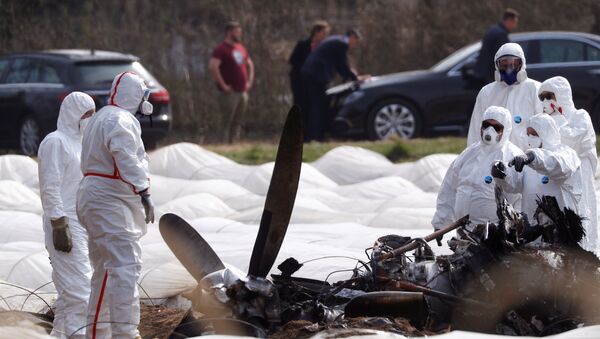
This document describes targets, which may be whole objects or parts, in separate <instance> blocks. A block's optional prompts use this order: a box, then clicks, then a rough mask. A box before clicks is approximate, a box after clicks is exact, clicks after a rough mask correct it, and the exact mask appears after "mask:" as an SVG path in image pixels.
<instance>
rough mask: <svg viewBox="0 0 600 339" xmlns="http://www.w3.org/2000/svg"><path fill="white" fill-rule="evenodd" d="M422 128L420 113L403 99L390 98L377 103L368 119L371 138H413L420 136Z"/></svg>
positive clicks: (368, 133)
mask: <svg viewBox="0 0 600 339" xmlns="http://www.w3.org/2000/svg"><path fill="white" fill-rule="evenodd" d="M420 130H421V118H420V116H419V113H418V112H417V110H416V109H415V108H414V107H413V106H412V105H410V104H408V103H407V102H405V101H404V100H401V99H388V100H385V101H383V102H381V103H379V104H377V105H375V107H374V108H373V110H371V112H370V113H369V117H368V120H367V136H368V137H369V139H371V140H387V139H389V138H392V137H399V138H402V139H412V138H416V137H417V136H419V134H420Z"/></svg>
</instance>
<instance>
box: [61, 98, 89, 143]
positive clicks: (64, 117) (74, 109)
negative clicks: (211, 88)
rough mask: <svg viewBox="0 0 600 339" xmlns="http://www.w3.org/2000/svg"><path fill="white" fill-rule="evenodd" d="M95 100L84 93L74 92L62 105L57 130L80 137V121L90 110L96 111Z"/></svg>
mask: <svg viewBox="0 0 600 339" xmlns="http://www.w3.org/2000/svg"><path fill="white" fill-rule="evenodd" d="M95 108H96V104H95V103H94V99H92V97H90V96H89V95H87V94H85V93H83V92H73V93H71V94H69V95H67V96H66V97H65V99H64V100H63V102H62V103H61V104H60V111H59V113H58V121H57V123H56V127H57V128H56V129H57V130H59V131H60V132H62V133H64V134H66V135H68V136H73V137H79V136H80V135H81V133H80V132H79V120H80V119H81V117H82V116H83V115H84V114H85V113H86V112H87V111H89V110H91V109H95Z"/></svg>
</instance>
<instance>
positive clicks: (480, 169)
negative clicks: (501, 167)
mask: <svg viewBox="0 0 600 339" xmlns="http://www.w3.org/2000/svg"><path fill="white" fill-rule="evenodd" d="M511 121H512V115H511V113H510V112H509V111H508V110H507V109H506V108H503V107H498V106H490V107H488V108H487V109H486V110H485V112H484V114H483V119H482V123H481V127H480V132H479V135H480V140H479V141H478V142H476V143H474V144H472V145H471V146H469V147H467V148H466V149H465V150H464V151H463V152H462V153H461V154H460V155H459V156H458V157H457V158H456V159H455V160H454V161H453V162H452V164H451V165H450V168H448V171H447V172H446V175H445V176H444V180H443V182H442V186H441V188H440V192H439V194H438V197H437V206H436V211H435V214H434V216H433V220H432V221H431V224H432V225H433V228H434V229H435V230H439V229H441V228H443V227H445V226H447V225H450V224H451V223H453V222H454V221H456V220H457V219H458V218H461V217H463V216H465V215H467V214H468V215H469V216H470V220H471V224H470V226H469V227H471V228H472V227H474V226H475V225H478V224H485V223H486V222H487V221H490V222H497V221H498V217H497V216H496V209H497V206H496V200H495V195H494V184H493V178H492V176H491V173H490V168H491V165H492V164H493V163H494V161H496V160H502V161H507V162H508V161H510V160H512V159H513V158H514V157H516V156H520V155H522V154H523V151H521V149H520V148H519V147H517V146H516V145H514V144H513V143H511V142H510V140H509V139H510V135H511V130H512V122H511ZM507 198H509V199H508V200H509V202H510V203H515V202H516V201H518V198H519V197H518V196H517V195H510V196H509V197H507ZM440 240H441V239H438V245H441V243H440Z"/></svg>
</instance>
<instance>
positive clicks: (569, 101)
mask: <svg viewBox="0 0 600 339" xmlns="http://www.w3.org/2000/svg"><path fill="white" fill-rule="evenodd" d="M542 92H552V93H554V96H555V97H556V103H554V106H555V109H553V110H550V111H549V112H546V108H544V112H545V113H548V114H550V116H551V117H552V118H553V119H554V122H556V123H557V125H558V128H559V129H560V136H561V141H562V143H563V144H565V145H567V146H569V147H571V148H572V149H574V150H575V152H577V155H578V156H579V160H581V177H582V180H583V183H582V196H581V204H580V211H579V213H580V215H582V216H584V217H586V219H584V220H583V225H584V226H585V231H586V239H585V242H584V244H583V245H584V248H585V249H587V250H588V251H592V252H595V253H597V252H598V250H599V248H598V245H599V244H598V219H597V218H598V217H597V214H596V187H595V184H594V182H595V180H594V173H596V167H597V165H598V155H597V154H596V132H595V131H594V126H593V125H592V120H591V119H590V115H589V113H588V112H587V111H586V110H584V109H576V108H575V104H574V103H573V97H572V94H571V85H570V84H569V81H568V80H567V79H565V78H563V77H554V78H550V79H548V80H546V81H544V82H543V83H542V85H541V86H540V90H539V93H540V94H541V93H542ZM548 106H550V105H548Z"/></svg>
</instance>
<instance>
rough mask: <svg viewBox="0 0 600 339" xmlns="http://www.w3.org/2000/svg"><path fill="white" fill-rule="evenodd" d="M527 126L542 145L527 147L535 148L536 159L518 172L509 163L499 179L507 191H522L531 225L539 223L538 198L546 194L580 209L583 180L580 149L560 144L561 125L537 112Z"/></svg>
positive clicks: (525, 209) (523, 204)
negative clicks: (537, 220) (533, 131)
mask: <svg viewBox="0 0 600 339" xmlns="http://www.w3.org/2000/svg"><path fill="white" fill-rule="evenodd" d="M528 126H529V127H531V128H533V129H534V130H535V131H536V132H537V134H538V135H539V138H540V140H541V141H542V147H540V148H531V149H529V150H527V151H526V153H527V152H533V153H534V159H533V161H532V162H531V163H530V164H528V165H527V166H525V167H524V168H523V172H521V173H518V172H517V171H515V170H514V169H513V168H510V167H509V168H507V171H506V178H504V179H503V180H502V179H499V180H498V182H500V183H501V185H502V186H503V187H504V189H505V190H506V192H513V193H521V194H522V196H523V201H522V206H523V208H522V210H523V212H525V214H527V217H528V219H529V222H530V224H532V225H535V224H537V223H536V220H535V219H534V215H535V211H536V209H537V202H536V200H537V199H538V197H542V196H544V195H549V196H553V197H556V201H557V202H558V205H559V206H560V208H561V209H563V208H564V207H568V208H570V209H572V210H573V211H575V212H576V213H579V204H580V200H581V184H582V180H581V169H580V164H581V162H580V161H579V157H578V156H577V153H576V152H575V151H574V150H573V149H572V148H570V147H569V146H567V145H563V144H561V141H560V132H559V130H558V126H556V123H555V122H554V120H553V119H552V118H551V117H550V116H549V115H547V114H537V115H534V116H533V117H532V118H531V119H530V120H529V123H528Z"/></svg>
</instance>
